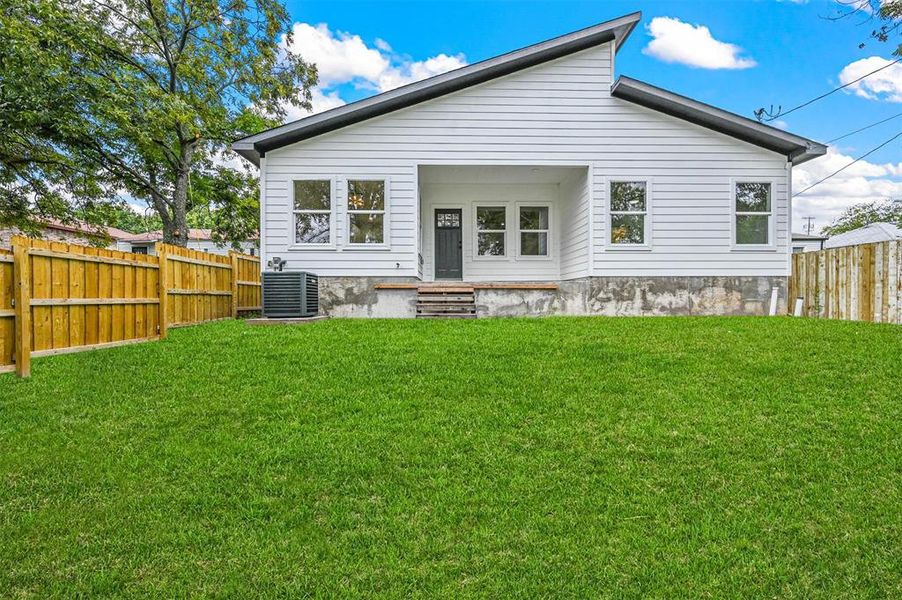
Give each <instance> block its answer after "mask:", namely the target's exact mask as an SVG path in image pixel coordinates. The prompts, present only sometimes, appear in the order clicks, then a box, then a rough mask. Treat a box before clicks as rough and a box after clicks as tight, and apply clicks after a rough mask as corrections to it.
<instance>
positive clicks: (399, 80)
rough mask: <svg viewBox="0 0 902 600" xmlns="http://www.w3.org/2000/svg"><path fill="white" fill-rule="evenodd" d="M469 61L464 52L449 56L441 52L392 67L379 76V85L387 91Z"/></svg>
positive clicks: (456, 67)
mask: <svg viewBox="0 0 902 600" xmlns="http://www.w3.org/2000/svg"><path fill="white" fill-rule="evenodd" d="M466 64H467V61H466V59H464V57H463V55H462V54H457V55H455V56H448V55H447V54H439V55H438V56H433V57H432V58H429V59H426V60H421V61H415V62H408V63H405V64H402V65H400V66H398V67H391V68H389V69H386V71H385V72H384V73H383V74H382V75H381V76H380V77H379V80H378V82H377V83H378V87H379V91H380V92H387V91H388V90H393V89H395V88H397V87H401V86H402V85H407V84H408V83H413V82H414V81H420V80H422V79H427V78H429V77H432V76H434V75H440V74H441V73H446V72H448V71H453V70H454V69H459V68H461V67H463V66H466Z"/></svg>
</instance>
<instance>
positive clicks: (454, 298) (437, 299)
mask: <svg viewBox="0 0 902 600" xmlns="http://www.w3.org/2000/svg"><path fill="white" fill-rule="evenodd" d="M417 302H435V303H439V304H444V303H446V302H447V303H450V304H454V303H457V302H466V303H468V304H474V303H475V302H476V300H475V299H474V298H472V297H467V296H438V297H436V296H425V297H418V298H417Z"/></svg>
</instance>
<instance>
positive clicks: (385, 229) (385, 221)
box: [342, 175, 391, 250]
mask: <svg viewBox="0 0 902 600" xmlns="http://www.w3.org/2000/svg"><path fill="white" fill-rule="evenodd" d="M352 181H381V182H383V183H384V185H385V188H384V194H385V197H384V198H383V204H382V210H381V211H380V210H351V209H350V208H348V197H349V196H350V193H351V192H350V189H351V185H350V183H351V182H352ZM343 183H344V196H343V198H342V199H343V203H342V206H343V207H344V217H343V219H344V225H345V235H344V243H345V247H346V248H347V249H348V250H388V249H389V248H390V247H391V239H390V238H391V203H390V198H391V178H390V177H388V176H387V175H386V176H381V175H360V176H350V177H345V178H344V182H343ZM370 214H381V215H382V243H381V244H366V243H360V242H357V243H354V242H352V241H351V215H370Z"/></svg>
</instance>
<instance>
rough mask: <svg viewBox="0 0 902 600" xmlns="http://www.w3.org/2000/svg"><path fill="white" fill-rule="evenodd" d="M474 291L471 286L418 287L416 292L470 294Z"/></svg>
mask: <svg viewBox="0 0 902 600" xmlns="http://www.w3.org/2000/svg"><path fill="white" fill-rule="evenodd" d="M473 292H474V290H473V288H471V287H420V288H417V293H418V294H472V293H473Z"/></svg>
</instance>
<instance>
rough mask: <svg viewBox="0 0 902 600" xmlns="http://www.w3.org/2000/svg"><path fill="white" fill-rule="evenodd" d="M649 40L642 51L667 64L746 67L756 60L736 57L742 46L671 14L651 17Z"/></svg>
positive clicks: (722, 67) (710, 67) (729, 67)
mask: <svg viewBox="0 0 902 600" xmlns="http://www.w3.org/2000/svg"><path fill="white" fill-rule="evenodd" d="M646 29H647V30H648V33H649V35H651V37H652V38H654V39H652V41H650V42H649V43H648V46H646V47H645V48H643V49H642V52H643V53H644V54H647V55H649V56H653V57H655V58H657V59H659V60H663V61H664V62H668V63H680V64H683V65H688V66H690V67H698V68H701V69H748V68H750V67H754V66H755V65H756V64H757V63H755V61H754V60H753V59H751V58H745V57H742V56H739V55H740V54H741V53H742V48H740V47H739V46H736V45H735V44H728V43H726V42H721V41H719V40H716V39H714V36H712V35H711V31H710V30H709V29H708V28H707V27H705V26H704V25H692V24H690V23H684V22H683V21H680V20H679V19H674V18H672V17H655V18H654V19H652V20H651V23H649V24H648V25H647V26H646Z"/></svg>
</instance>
